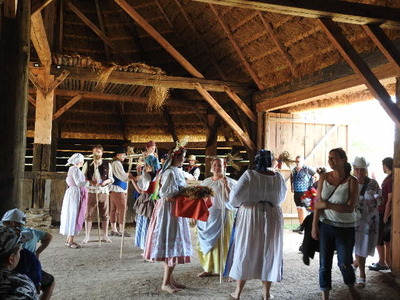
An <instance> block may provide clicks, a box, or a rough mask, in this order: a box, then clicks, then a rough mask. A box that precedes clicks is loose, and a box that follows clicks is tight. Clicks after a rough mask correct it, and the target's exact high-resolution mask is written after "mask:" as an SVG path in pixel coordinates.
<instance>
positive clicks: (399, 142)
mask: <svg viewBox="0 0 400 300" xmlns="http://www.w3.org/2000/svg"><path fill="white" fill-rule="evenodd" d="M396 100H397V101H396V102H397V106H399V107H400V77H397V78H396ZM393 176H394V177H393V202H392V205H393V208H392V239H391V241H392V250H391V251H392V272H393V273H394V274H395V275H396V276H400V127H399V126H398V125H397V126H396V127H395V137H394V152H393Z"/></svg>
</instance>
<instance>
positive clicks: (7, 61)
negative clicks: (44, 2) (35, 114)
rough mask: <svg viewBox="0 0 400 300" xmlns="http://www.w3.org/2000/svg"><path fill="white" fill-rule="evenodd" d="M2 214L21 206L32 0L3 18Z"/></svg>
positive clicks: (0, 92) (0, 63)
mask: <svg viewBox="0 0 400 300" xmlns="http://www.w3.org/2000/svg"><path fill="white" fill-rule="evenodd" d="M0 28H1V31H0V73H1V74H2V79H1V80H0V99H1V106H2V107H1V109H0V127H1V132H2V136H1V139H0V156H1V158H2V159H1V160H0V215H3V214H4V213H5V212H6V211H7V210H9V209H11V208H13V207H19V208H22V207H21V201H20V199H21V180H22V179H23V176H24V167H25V146H26V144H25V143H26V117H27V110H28V101H27V98H28V62H29V53H30V50H29V48H30V35H29V34H30V1H18V6H17V14H16V17H15V19H9V18H6V17H4V16H3V17H1V19H0Z"/></svg>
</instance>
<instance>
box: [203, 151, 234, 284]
mask: <svg viewBox="0 0 400 300" xmlns="http://www.w3.org/2000/svg"><path fill="white" fill-rule="evenodd" d="M211 172H212V173H213V176H212V177H209V178H207V179H205V180H204V181H203V182H202V183H201V185H202V186H208V187H210V188H212V190H213V191H214V197H212V206H211V207H210V208H209V212H210V215H209V217H208V220H207V221H206V222H203V221H197V235H198V241H199V249H198V255H199V260H200V263H201V266H202V267H203V269H204V272H201V273H199V274H198V275H197V276H198V277H206V276H212V275H213V274H218V273H220V272H221V271H223V270H220V267H221V265H222V266H225V260H226V256H227V254H228V247H229V238H230V236H231V231H232V226H233V216H232V212H231V210H233V209H234V208H233V207H232V206H229V205H228V200H229V193H230V191H231V189H232V187H233V186H234V185H235V183H236V180H233V179H231V178H229V177H226V176H225V164H224V160H223V159H221V158H214V159H213V160H212V161H211ZM222 226H224V230H223V231H222ZM222 232H223V236H221V233H222ZM221 247H222V248H221ZM221 259H222V260H223V261H222V264H221Z"/></svg>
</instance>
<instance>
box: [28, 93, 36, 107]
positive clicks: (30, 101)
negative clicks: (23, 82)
mask: <svg viewBox="0 0 400 300" xmlns="http://www.w3.org/2000/svg"><path fill="white" fill-rule="evenodd" d="M28 101H29V103H30V104H32V105H33V106H34V107H36V100H35V99H34V98H33V97H32V96H31V95H28Z"/></svg>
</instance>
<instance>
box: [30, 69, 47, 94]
mask: <svg viewBox="0 0 400 300" xmlns="http://www.w3.org/2000/svg"><path fill="white" fill-rule="evenodd" d="M29 80H30V81H31V82H32V83H33V85H34V86H35V88H36V89H37V90H38V91H40V93H41V94H42V95H46V93H47V91H46V89H45V88H43V87H42V85H41V83H40V82H39V80H38V79H37V77H36V75H35V74H33V73H32V71H31V70H29Z"/></svg>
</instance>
